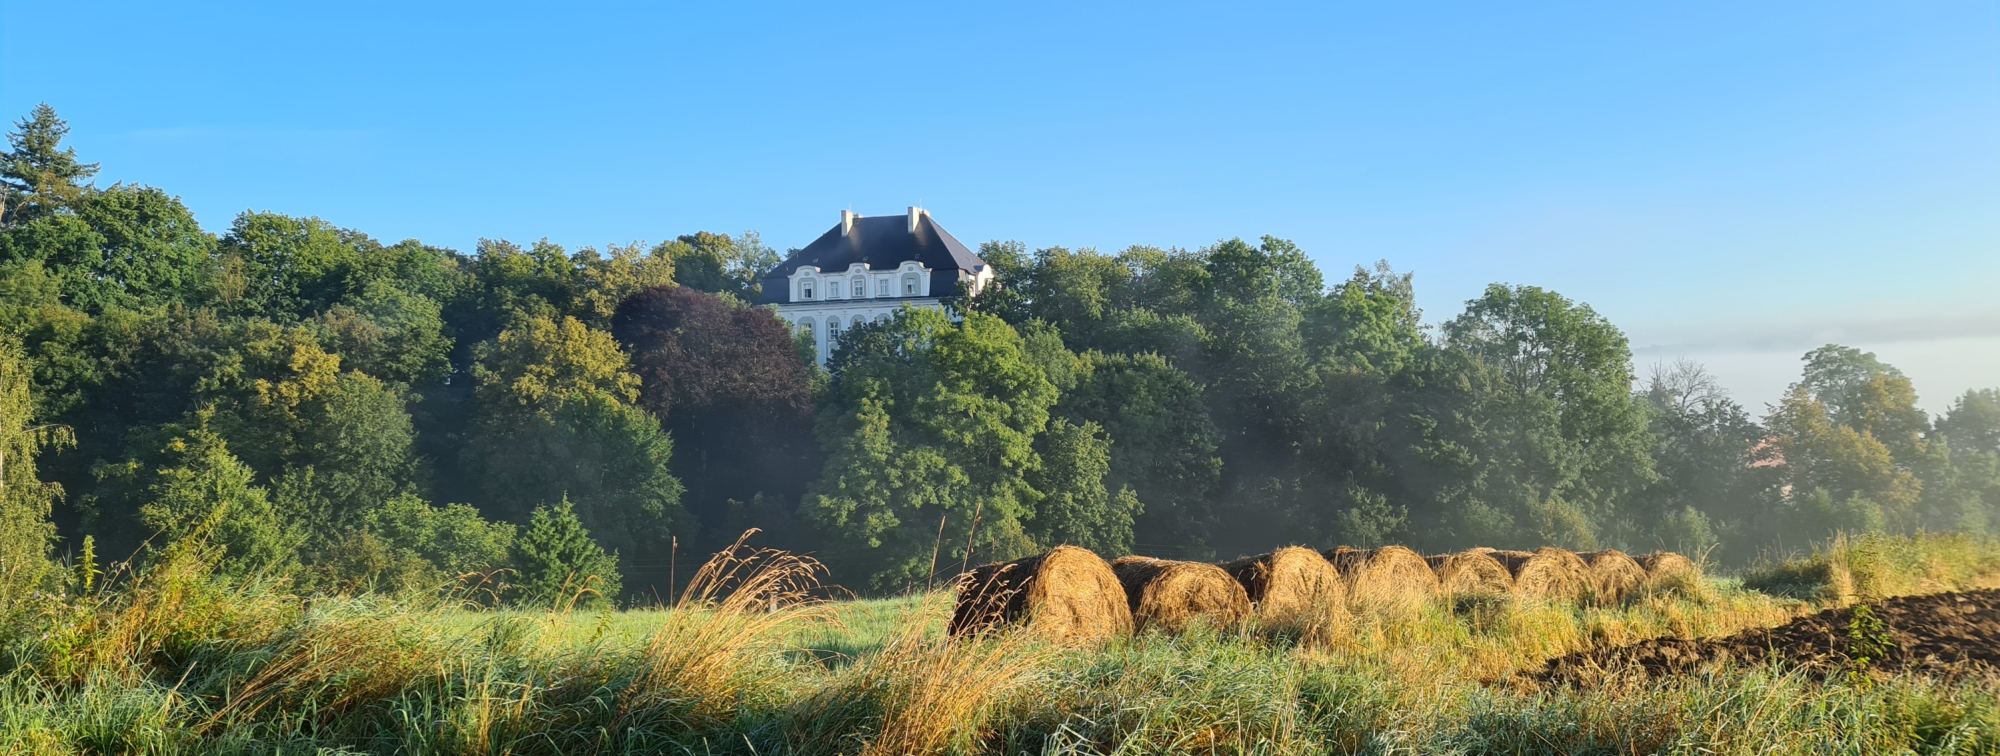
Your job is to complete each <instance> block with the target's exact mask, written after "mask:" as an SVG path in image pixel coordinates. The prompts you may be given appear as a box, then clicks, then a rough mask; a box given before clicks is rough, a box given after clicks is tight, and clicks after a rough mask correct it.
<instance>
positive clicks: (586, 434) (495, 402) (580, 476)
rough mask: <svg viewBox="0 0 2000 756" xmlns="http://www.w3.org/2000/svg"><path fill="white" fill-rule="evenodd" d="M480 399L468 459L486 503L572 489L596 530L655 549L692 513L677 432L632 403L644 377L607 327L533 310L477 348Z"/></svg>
mask: <svg viewBox="0 0 2000 756" xmlns="http://www.w3.org/2000/svg"><path fill="white" fill-rule="evenodd" d="M473 375H474V377H475V380H476V381H477V382H478V383H477V386H476V387H475V389H474V392H475V395H476V396H477V397H478V399H479V402H480V404H481V405H482V409H483V414H482V416H481V418H480V419H479V421H478V424H477V429H478V433H477V435H476V436H475V438H474V439H473V443H472V445H471V446H469V447H468V448H467V450H466V452H467V454H468V457H467V459H466V463H467V465H468V467H469V468H470V469H471V470H473V471H475V472H476V475H475V479H476V480H477V481H478V488H479V491H480V493H481V501H483V502H484V503H485V505H486V506H487V508H488V511H493V512H498V513H502V514H505V515H507V516H511V517H519V516H522V515H525V514H527V513H528V511H529V510H530V509H533V508H535V507H538V506H541V505H544V504H549V503H552V502H554V501H556V500H558V499H562V498H564V497H567V498H568V500H570V501H574V502H576V503H577V512H578V513H579V515H580V516H581V517H582V518H583V523H584V524H585V525H586V526H587V527H588V528H589V530H590V532H592V533H595V534H596V535H597V536H598V537H599V538H600V539H602V543H604V544H605V545H607V546H609V547H612V548H615V549H618V550H621V551H624V552H626V553H628V554H642V553H643V554H650V553H652V552H654V551H657V550H659V549H660V548H661V547H662V546H663V545H664V544H665V542H666V541H667V538H668V535H669V531H672V530H677V529H679V528H682V527H686V526H687V525H688V523H686V522H685V518H684V516H683V514H682V511H681V508H680V497H681V493H682V486H681V483H680V481H679V480H678V479H677V478H675V477H674V475H673V473H672V469H671V463H672V457H673V442H672V440H671V439H669V438H668V437H667V434H666V432H665V431H664V430H662V429H661V427H660V423H659V421H658V420H656V419H654V418H653V417H652V416H651V415H648V414H647V413H646V412H645V411H644V410H642V409H639V408H638V407H636V406H633V405H632V404H631V402H632V401H633V400H635V399H637V398H638V389H639V380H638V378H637V377H636V376H634V375H633V374H632V373H631V372H630V371H629V370H628V369H627V361H626V357H625V353H624V352H623V351H621V350H620V349H619V347H618V343H617V342H616V341H615V340H614V339H612V337H611V334H609V333H606V332H603V331H599V330H596V329H593V328H591V327H589V326H587V325H584V324H583V323H582V322H581V321H578V320H576V319H574V318H564V319H563V320H562V321H561V322H560V323H558V322H556V321H553V320H550V319H547V318H541V317H531V318H528V319H527V320H525V321H524V322H523V323H521V325H520V326H519V327H517V328H513V329H509V330H507V331H504V332H502V333H501V334H500V335H499V337H498V338H497V339H495V340H494V341H493V342H491V343H489V344H486V345H484V346H482V347H481V349H480V350H479V362H478V363H477V364H476V365H475V366H474V369H473Z"/></svg>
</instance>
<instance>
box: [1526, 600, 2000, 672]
mask: <svg viewBox="0 0 2000 756" xmlns="http://www.w3.org/2000/svg"><path fill="white" fill-rule="evenodd" d="M1864 607H1865V608H1864ZM1857 612H1861V617H1860V619H1858V620H1857V618H1856V613H1857ZM1870 615H1872V617H1871V616H1870ZM1770 660H1776V661H1779V662H1783V663H1787V664H1794V665H1799V666H1804V667H1809V668H1814V669H1825V670H1829V671H1831V670H1838V669H1850V670H1881V671H1885V672H1896V671H1913V672H1927V673H1937V674H1940V675H1945V676H1952V675H1957V674H1961V673H1966V672H1985V673H1992V672H1995V671H2000V590H1981V591H1966V592H1962V593H1934V594H1930V595H1925V596H1904V597H1900V598H1893V599H1888V600H1886V601H1880V602H1876V603H1872V604H1865V605H1860V606H1854V607H1847V608H1843V609H1829V610H1826V611H1823V612H1820V613H1818V614H1813V615H1809V616H1805V617H1800V618H1799V619H1796V620H1793V621H1791V622H1788V623H1785V624H1783V625H1779V626H1777V627H1773V628H1763V629H1757V630H1746V631H1744V632H1741V633H1737V634H1735V635H1731V636H1726V637H1721V638H1706V639H1700V640H1688V639H1682V638H1656V639H1653V640H1649V641H1643V642H1640V643H1634V644H1631V645H1627V646H1616V647H1610V648H1596V649H1590V650H1587V651H1580V652H1577V653H1574V654H1570V655H1568V656H1561V657H1557V658H1554V659H1550V660H1549V661H1548V664H1547V665H1545V666H1544V667H1543V668H1542V670H1541V671H1540V672H1538V673H1536V674H1535V675H1534V677H1535V679H1536V680H1538V681H1541V682H1556V683H1561V682H1587V681H1591V680H1596V679H1599V678H1601V677H1603V676H1604V675H1605V674H1606V673H1610V672H1621V671H1626V670H1641V671H1644V672H1645V673H1647V674H1653V675H1659V674H1672V673H1679V672H1695V671H1700V670H1702V669H1705V668H1709V667H1711V666H1713V665H1717V664H1722V663H1729V662H1738V663H1741V662H1749V663H1760V662H1764V661H1770Z"/></svg>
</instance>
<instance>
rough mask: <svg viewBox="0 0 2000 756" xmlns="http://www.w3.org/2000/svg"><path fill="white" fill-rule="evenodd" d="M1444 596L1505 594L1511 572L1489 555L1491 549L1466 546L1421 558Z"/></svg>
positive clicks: (1511, 579) (1510, 589)
mask: <svg viewBox="0 0 2000 756" xmlns="http://www.w3.org/2000/svg"><path fill="white" fill-rule="evenodd" d="M1424 561H1425V562H1426V563H1428V564H1429V565H1430V567H1431V572H1432V573H1434V574H1436V575H1437V579H1438V592H1439V593H1441V594H1443V595H1445V596H1453V597H1456V596H1505V595H1507V594H1509V593H1513V592H1514V574H1513V573H1511V572H1508V571H1507V565H1504V564H1501V563H1500V560H1498V559H1494V558H1493V550H1492V549H1485V550H1483V551H1482V550H1480V549H1467V550H1465V551H1460V552H1458V553H1455V554H1437V555H1434V556H1427V557H1424Z"/></svg>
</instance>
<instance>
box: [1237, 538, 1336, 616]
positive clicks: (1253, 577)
mask: <svg viewBox="0 0 2000 756" xmlns="http://www.w3.org/2000/svg"><path fill="white" fill-rule="evenodd" d="M1222 569H1223V570H1225V571H1227V572H1228V573H1229V574H1230V576H1232V577H1234V578H1236V582H1237V583H1238V584H1241V585H1242V586H1243V591H1244V593H1245V594H1246V595H1248V596H1249V597H1250V602H1251V604H1252V609H1251V615H1252V616H1254V617H1256V618H1257V619H1258V621H1259V622H1261V623H1263V625H1264V626H1266V627H1275V628H1281V629H1293V630H1302V631H1308V632H1310V631H1313V630H1324V629H1326V628H1327V627H1328V626H1329V625H1330V624H1331V623H1332V622H1333V621H1334V620H1335V619H1337V618H1338V617H1339V616H1340V609H1341V607H1342V606H1344V605H1345V603H1346V600H1347V591H1346V590H1345V589H1344V587H1343V586H1342V585H1341V583H1340V573H1339V572H1338V571H1336V570H1334V569H1333V565H1332V564H1329V563H1327V561H1326V557H1322V556H1320V555H1319V552H1317V551H1313V550H1312V549H1308V548H1305V547H1303V546H1286V547H1284V548H1282V549H1278V550H1277V551H1273V552H1271V553H1269V554H1258V555H1256V556H1249V557H1243V558H1242V559H1238V560H1236V561H1234V562H1229V563H1227V564H1224V565H1222Z"/></svg>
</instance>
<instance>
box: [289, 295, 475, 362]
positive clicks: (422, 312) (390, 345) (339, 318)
mask: <svg viewBox="0 0 2000 756" xmlns="http://www.w3.org/2000/svg"><path fill="white" fill-rule="evenodd" d="M313 333H314V334H315V335H316V336H318V338H319V340H320V341H322V342H324V343H325V344H326V345H327V346H329V347H331V348H332V350H333V351H334V352H335V353H336V354H339V355H340V356H341V357H342V359H343V361H344V362H345V364H347V365H348V366H350V367H352V368H355V369H357V370H360V371H362V372H365V373H367V374H369V375H372V376H375V377H377V378H383V379H386V380H391V381H397V382H399V383H404V384H408V385H412V386H434V385H437V384H439V383H441V382H443V381H444V379H445V377H446V376H447V375H449V374H450V373H451V347H452V342H451V339H450V337H448V336H446V335H445V333H444V311H443V308H442V307H440V306H439V305H438V303H437V302H435V301H433V300H431V299H429V298H427V297H424V296H420V295H417V294H413V293H410V292H408V291H405V290H403V289H402V288H400V287H398V286H397V285H396V284H394V283H391V282H389V281H385V280H373V281H369V282H367V283H366V284H363V285H362V288H361V289H359V290H358V291H356V292H355V293H353V294H351V295H349V296H348V297H347V298H346V299H343V300H341V301H340V302H339V303H338V304H335V305H334V306H333V307H331V308H328V309H327V311H326V312H323V313H321V314H320V316H319V318H318V319H317V320H316V321H314V323H313Z"/></svg>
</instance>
